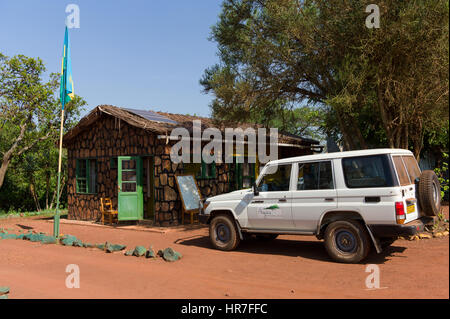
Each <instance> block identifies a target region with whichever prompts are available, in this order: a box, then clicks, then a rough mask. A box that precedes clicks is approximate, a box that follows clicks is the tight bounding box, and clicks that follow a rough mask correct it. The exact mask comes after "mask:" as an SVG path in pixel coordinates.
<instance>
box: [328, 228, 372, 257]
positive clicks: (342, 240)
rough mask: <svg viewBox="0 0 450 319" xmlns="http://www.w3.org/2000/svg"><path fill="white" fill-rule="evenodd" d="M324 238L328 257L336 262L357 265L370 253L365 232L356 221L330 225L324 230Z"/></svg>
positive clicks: (367, 236)
mask: <svg viewBox="0 0 450 319" xmlns="http://www.w3.org/2000/svg"><path fill="white" fill-rule="evenodd" d="M324 238H325V248H326V250H327V252H328V255H330V257H331V258H333V259H334V260H335V261H337V262H341V263H358V262H360V261H361V260H363V259H364V258H366V256H367V254H368V253H369V251H370V241H369V235H368V234H367V230H366V229H365V228H364V227H363V225H361V223H359V222H357V221H350V220H348V221H347V220H342V221H336V222H333V223H331V224H330V225H328V226H327V228H326V230H325V237H324Z"/></svg>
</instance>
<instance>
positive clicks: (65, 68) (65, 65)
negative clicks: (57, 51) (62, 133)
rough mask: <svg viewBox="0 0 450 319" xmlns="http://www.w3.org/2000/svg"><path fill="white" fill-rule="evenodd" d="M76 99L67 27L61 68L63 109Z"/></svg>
mask: <svg viewBox="0 0 450 319" xmlns="http://www.w3.org/2000/svg"><path fill="white" fill-rule="evenodd" d="M73 97H74V90H73V79H72V62H71V60H70V43H69V31H68V29H67V27H66V33H65V36H64V50H63V58H62V66H61V87H60V98H61V105H62V109H63V110H64V106H65V105H66V104H67V103H68V102H70V101H71V100H72V99H73Z"/></svg>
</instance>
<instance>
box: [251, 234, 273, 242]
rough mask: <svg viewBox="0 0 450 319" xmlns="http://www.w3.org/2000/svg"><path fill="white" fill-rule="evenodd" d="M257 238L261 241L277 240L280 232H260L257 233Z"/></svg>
mask: <svg viewBox="0 0 450 319" xmlns="http://www.w3.org/2000/svg"><path fill="white" fill-rule="evenodd" d="M255 237H256V239H257V240H261V241H271V240H275V239H276V238H277V237H278V234H258V235H255Z"/></svg>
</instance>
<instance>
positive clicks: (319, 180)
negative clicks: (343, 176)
mask: <svg viewBox="0 0 450 319" xmlns="http://www.w3.org/2000/svg"><path fill="white" fill-rule="evenodd" d="M298 165H299V166H298V180H297V190H317V189H334V182H333V170H332V169H331V162H329V161H326V162H316V163H300V164H298Z"/></svg>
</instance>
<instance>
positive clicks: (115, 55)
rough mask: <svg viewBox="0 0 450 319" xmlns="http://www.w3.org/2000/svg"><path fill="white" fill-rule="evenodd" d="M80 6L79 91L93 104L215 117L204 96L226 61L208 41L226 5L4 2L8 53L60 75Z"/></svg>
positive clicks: (2, 24) (2, 45) (0, 26)
mask: <svg viewBox="0 0 450 319" xmlns="http://www.w3.org/2000/svg"><path fill="white" fill-rule="evenodd" d="M72 3H73V4H77V5H78V6H79V8H80V28H79V29H70V41H71V54H72V70H73V78H74V82H75V93H76V94H78V95H80V96H82V97H83V98H84V99H85V100H86V101H87V103H88V106H87V107H86V109H87V110H86V111H90V110H91V109H93V108H94V107H95V106H97V105H99V104H112V105H116V106H121V107H129V108H138V109H152V110H157V111H158V110H161V111H165V112H172V113H189V114H194V113H195V114H197V115H202V116H208V115H209V114H210V109H209V103H210V101H211V100H212V98H213V97H212V96H211V95H205V94H203V93H202V92H201V86H200V84H199V79H200V77H201V76H202V74H203V71H204V70H205V68H207V67H209V66H211V65H213V64H215V63H216V62H218V60H219V59H218V57H217V54H216V52H217V47H216V44H215V43H214V42H211V41H209V40H208V37H209V35H210V30H211V26H212V25H214V24H215V23H216V22H217V19H218V15H219V13H220V9H221V1H220V0H193V1H181V0H174V1H162V0H158V1H157V0H146V1H145V0H128V1H124V0H116V1H105V0H95V1H92V0H73V1H61V0H39V1H38V0H0V52H2V53H3V54H5V55H8V56H13V55H16V54H24V55H27V56H30V57H40V58H41V59H42V60H43V61H44V63H45V65H46V66H47V71H48V72H60V68H61V56H62V47H63V41H64V26H65V19H66V16H67V15H68V14H67V13H66V12H65V9H66V6H67V5H68V4H72Z"/></svg>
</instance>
